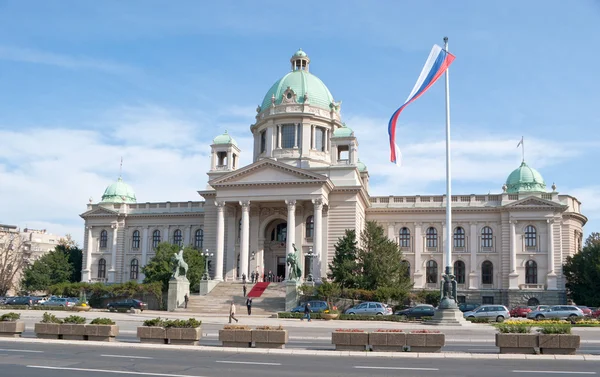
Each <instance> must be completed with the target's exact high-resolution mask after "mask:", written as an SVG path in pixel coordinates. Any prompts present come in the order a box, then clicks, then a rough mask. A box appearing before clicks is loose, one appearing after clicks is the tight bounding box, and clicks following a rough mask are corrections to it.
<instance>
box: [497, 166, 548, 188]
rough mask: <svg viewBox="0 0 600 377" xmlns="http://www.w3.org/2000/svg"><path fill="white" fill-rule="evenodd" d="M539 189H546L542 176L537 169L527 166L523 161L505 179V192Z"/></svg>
mask: <svg viewBox="0 0 600 377" xmlns="http://www.w3.org/2000/svg"><path fill="white" fill-rule="evenodd" d="M540 191H546V183H545V182H544V178H542V175H541V174H540V173H539V172H538V171H537V170H535V169H533V168H530V167H529V166H527V164H526V163H525V161H523V162H522V163H521V166H519V168H518V169H515V170H514V171H513V172H512V173H510V175H509V176H508V178H507V179H506V192H507V193H509V194H516V193H519V192H540Z"/></svg>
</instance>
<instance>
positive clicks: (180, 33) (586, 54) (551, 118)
mask: <svg viewBox="0 0 600 377" xmlns="http://www.w3.org/2000/svg"><path fill="white" fill-rule="evenodd" d="M599 24H600V2H599V1H593V0H580V1H572V2H564V1H555V0H540V1H537V0H536V1H533V0H532V1H526V2H525V1H517V0H507V1H501V2H500V1H497V2H487V1H475V0H471V1H468V0H465V1H456V2H445V1H416V0H415V1H401V2H399V1H350V0H340V1H337V0H334V1H329V2H327V4H324V3H323V2H322V1H311V0H306V1H302V2H293V1H290V2H284V1H267V0H264V1H263V0H260V1H244V0H239V1H233V0H231V1H224V0H220V1H218V2H217V1H211V2H209V1H185V0H180V1H177V2H173V1H168V0H164V1H158V0H144V1H141V0H130V1H126V2H124V1H120V0H103V1H95V2H92V1H85V2H84V1H78V0H73V1H70V0H63V1H60V2H48V1H42V0H39V1H33V0H32V1H21V0H0V88H1V90H0V223H4V224H13V225H17V226H20V227H22V228H24V227H30V228H34V229H47V230H48V231H49V232H51V233H54V234H58V235H64V234H71V235H72V236H73V238H74V239H75V240H76V241H78V242H79V243H80V244H81V241H82V239H83V232H84V223H83V220H82V219H81V218H80V217H79V215H80V214H81V213H83V212H84V211H85V210H86V204H87V203H88V201H89V200H90V198H91V200H93V201H94V202H98V201H100V199H101V196H102V193H103V192H104V189H105V188H106V187H107V186H108V185H110V184H111V183H112V182H114V181H115V180H116V179H117V177H118V176H119V171H120V167H119V165H120V160H121V158H123V167H122V176H123V179H124V181H125V182H127V183H129V184H131V185H132V186H133V188H134V189H135V192H136V195H137V199H138V202H153V201H189V200H202V198H201V197H200V196H199V195H198V194H197V191H198V190H202V189H204V188H205V187H206V183H207V175H206V171H207V170H208V168H209V156H210V144H211V141H212V139H213V138H214V137H215V136H216V135H218V134H220V133H222V132H223V131H225V130H228V132H229V133H230V134H231V135H232V136H233V137H234V138H235V139H236V140H237V141H238V144H239V145H240V147H241V149H242V155H241V163H242V164H243V165H245V164H249V163H251V162H252V161H251V158H252V139H251V133H250V125H251V124H252V123H254V121H255V119H254V116H255V115H256V111H255V109H256V107H257V105H258V104H260V103H261V102H262V100H263V97H264V95H265V93H266V92H267V90H268V89H269V88H270V87H271V85H272V84H273V83H274V82H275V81H276V80H278V79H279V78H280V77H282V76H283V75H284V74H286V73H287V72H288V71H289V70H290V63H289V59H290V57H291V55H292V54H293V53H294V52H295V51H296V50H297V49H298V48H302V49H303V50H304V51H305V52H307V53H308V55H309V57H310V58H311V65H310V71H311V73H313V74H315V75H316V76H318V77H319V78H320V79H321V80H323V82H325V84H326V85H327V86H328V88H329V89H330V91H331V93H332V94H333V96H334V99H335V100H336V101H342V110H341V114H342V118H343V121H344V122H345V123H346V124H347V125H348V126H349V127H351V128H352V129H354V131H355V135H356V137H357V139H358V142H359V157H360V159H361V161H363V162H364V163H365V164H366V165H367V167H368V170H369V173H370V176H371V180H370V188H371V190H370V192H371V195H386V196H387V195H415V194H421V195H434V194H436V195H441V194H444V193H445V165H444V154H445V149H444V148H445V147H444V146H445V144H444V143H445V134H444V132H445V102H444V98H445V97H444V85H443V82H442V81H440V82H438V83H437V84H436V85H434V86H433V87H432V88H431V89H430V90H429V91H428V92H427V93H426V94H425V95H423V96H422V97H421V98H420V99H418V100H417V101H416V102H414V103H413V104H411V105H410V106H409V107H407V109H406V110H405V111H404V112H403V113H402V115H401V116H400V119H399V125H398V130H397V143H398V144H399V146H400V148H401V149H402V152H403V157H404V158H403V165H402V166H401V167H396V166H395V165H393V164H391V163H390V162H389V147H388V139H387V123H388V120H389V117H390V116H391V114H392V113H393V112H394V111H395V110H396V108H397V107H399V106H400V105H401V104H402V103H403V102H404V100H405V99H406V97H407V96H408V94H409V93H410V91H411V89H412V87H413V85H414V82H415V81H416V79H417V77H418V75H419V72H420V71H421V68H422V66H423V64H424V62H425V60H426V58H427V56H428V54H429V51H430V50H431V46H432V45H433V44H442V43H443V37H444V36H448V37H449V50H450V51H451V52H452V53H453V54H454V55H455V56H456V60H455V61H454V63H453V64H452V66H451V68H450V75H449V78H450V96H451V100H450V106H451V122H452V144H451V145H452V169H453V175H452V185H453V193H454V194H487V193H490V192H491V193H499V192H501V191H502V190H501V187H502V184H503V183H504V182H505V180H506V177H508V175H509V174H510V172H511V171H512V170H514V169H516V168H517V167H518V166H519V164H520V162H521V149H520V148H517V147H516V146H517V143H518V142H519V140H520V139H521V137H524V140H525V160H526V162H527V163H528V165H530V166H531V167H534V168H535V169H537V170H538V171H539V172H540V173H541V174H542V176H543V177H544V179H545V181H546V184H547V186H548V188H549V189H550V186H551V185H552V183H555V184H556V186H557V191H559V192H560V193H563V194H569V195H573V196H575V197H577V198H578V199H579V200H580V201H581V202H582V211H583V213H584V214H585V215H586V216H587V217H588V218H589V222H588V224H587V225H586V227H585V233H586V235H587V234H589V233H590V232H593V231H599V230H600V201H599V200H598V199H597V198H598V197H599V196H600V182H599V180H598V178H597V174H596V172H597V170H598V169H597V159H598V156H599V155H598V152H597V151H598V150H599V147H600V136H599V135H598V133H597V132H596V130H597V129H598V128H599V127H600V117H598V114H597V111H598V106H599V104H600V91H599V90H598V88H599V87H600V75H598V69H597V66H596V63H597V62H598V61H600V52H599V50H598V48H595V47H594V46H596V45H597V44H598V33H597V25H599ZM592 63H593V64H592Z"/></svg>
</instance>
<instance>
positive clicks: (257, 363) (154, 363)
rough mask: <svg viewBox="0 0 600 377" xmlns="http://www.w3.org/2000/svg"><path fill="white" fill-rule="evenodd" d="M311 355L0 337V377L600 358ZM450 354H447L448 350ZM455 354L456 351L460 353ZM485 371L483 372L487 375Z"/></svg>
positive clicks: (445, 371)
mask: <svg viewBox="0 0 600 377" xmlns="http://www.w3.org/2000/svg"><path fill="white" fill-rule="evenodd" d="M366 355H367V354H366V353H365V354H364V356H363V355H361V356H358V357H348V356H331V355H328V356H311V355H290V354H263V353H235V352H211V351H193V350H173V349H168V347H165V348H164V349H162V348H161V349H145V348H135V347H131V348H130V347H125V348H123V347H119V348H113V347H106V346H102V347H99V346H90V345H85V344H83V345H77V346H75V345H68V344H64V345H61V346H60V347H56V344H51V343H45V344H31V343H19V342H14V341H11V342H8V341H2V340H0V377H13V376H19V377H39V376H40V375H43V376H44V377H80V376H84V377H106V376H162V377H240V376H243V377H288V376H289V377H291V376H308V377H311V376H315V377H316V376H319V377H333V376H345V377H354V376H356V377H359V376H360V377H362V376H366V375H368V376H370V377H379V376H436V377H437V376H439V377H448V376H461V377H468V376H473V377H481V376H482V375H485V376H486V377H500V376H502V377H505V376H520V377H522V376H529V375H531V376H537V375H552V376H558V377H560V376H585V375H589V376H594V375H597V374H598V372H597V371H598V370H599V368H600V361H584V360H546V359H544V360H543V362H541V360H540V359H532V360H525V359H521V360H513V359H501V360H498V359H464V358H460V357H456V358H435V354H434V355H433V356H432V357H430V358H429V357H425V358H415V357H414V356H412V355H411V356H412V357H395V358H390V357H370V356H371V355H369V356H368V357H366ZM446 355H447V354H446ZM457 356H458V355H457ZM482 371H485V373H483V372H482Z"/></svg>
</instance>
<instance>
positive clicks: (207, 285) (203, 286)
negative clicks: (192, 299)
mask: <svg viewBox="0 0 600 377" xmlns="http://www.w3.org/2000/svg"><path fill="white" fill-rule="evenodd" d="M217 284H219V282H218V281H217V280H200V296H206V295H207V294H209V293H210V291H212V290H213V289H214V288H215V287H216V286H217Z"/></svg>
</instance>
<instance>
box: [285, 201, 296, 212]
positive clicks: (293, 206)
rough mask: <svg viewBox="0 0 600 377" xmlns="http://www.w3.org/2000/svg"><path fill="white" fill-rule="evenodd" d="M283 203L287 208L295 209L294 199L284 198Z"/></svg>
mask: <svg viewBox="0 0 600 377" xmlns="http://www.w3.org/2000/svg"><path fill="white" fill-rule="evenodd" d="M285 204H286V205H287V207H288V210H293V209H296V200H286V201H285Z"/></svg>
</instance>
